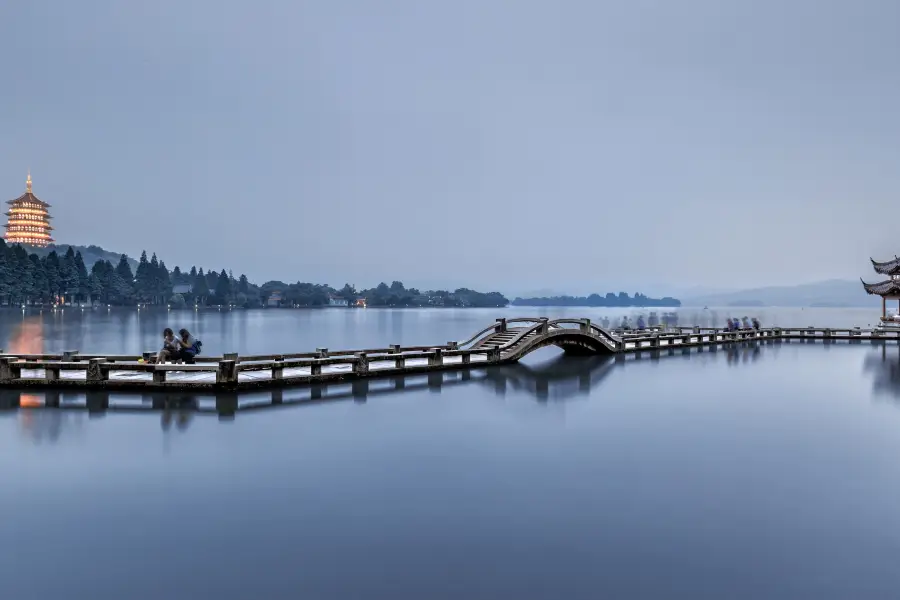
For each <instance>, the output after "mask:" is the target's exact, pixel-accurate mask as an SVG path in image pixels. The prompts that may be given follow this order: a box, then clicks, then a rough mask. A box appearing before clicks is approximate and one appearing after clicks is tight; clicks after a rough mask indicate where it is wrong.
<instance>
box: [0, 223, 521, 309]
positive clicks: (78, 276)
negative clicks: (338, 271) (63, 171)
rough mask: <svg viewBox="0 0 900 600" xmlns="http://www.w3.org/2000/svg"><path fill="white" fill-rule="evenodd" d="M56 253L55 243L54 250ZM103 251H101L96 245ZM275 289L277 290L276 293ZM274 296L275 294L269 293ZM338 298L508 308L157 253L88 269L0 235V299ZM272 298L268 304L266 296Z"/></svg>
mask: <svg viewBox="0 0 900 600" xmlns="http://www.w3.org/2000/svg"><path fill="white" fill-rule="evenodd" d="M59 249H60V250H61V248H59ZM98 250H102V249H98ZM275 292H278V294H275ZM273 294H275V295H274V296H273ZM335 297H338V298H344V299H346V300H347V301H348V303H350V304H353V303H354V302H355V301H356V300H357V299H358V298H365V299H366V303H367V305H369V306H397V307H400V306H460V307H466V306H485V307H489V306H490V307H494V306H506V305H507V304H508V300H507V299H506V298H504V297H503V295H502V294H499V293H497V292H491V293H487V294H484V293H480V292H476V291H473V290H468V289H465V288H461V289H458V290H455V291H453V292H449V291H444V290H437V291H426V292H419V290H416V289H414V288H410V289H407V288H406V287H405V286H404V285H403V283H402V282H399V281H395V282H393V283H392V284H391V285H390V286H388V285H387V284H385V283H381V284H379V285H378V286H376V287H374V288H371V289H368V290H361V291H357V290H356V288H355V287H353V286H351V285H349V284H346V285H344V287H343V288H341V289H335V288H333V287H331V286H329V285H324V284H313V283H304V282H299V281H298V282H297V283H292V284H286V283H284V282H281V281H269V282H267V283H265V284H263V285H255V284H253V283H250V281H249V280H248V279H247V276H246V275H239V276H238V277H234V275H233V274H232V272H231V271H230V270H227V269H221V270H218V271H217V270H215V269H208V270H206V271H205V272H204V270H203V269H202V268H199V269H198V268H197V267H191V268H190V270H186V271H183V270H182V269H181V268H180V267H177V266H176V267H175V268H174V269H172V270H171V271H170V270H169V269H168V267H167V266H166V264H165V262H163V261H162V260H160V259H159V258H157V256H156V254H155V253H154V254H152V255H151V256H150V258H148V257H147V252H146V251H144V252H142V253H141V258H140V260H139V261H138V263H137V268H136V269H134V270H132V267H131V262H130V261H129V260H128V257H127V256H126V255H124V254H122V255H121V256H120V257H119V260H118V262H116V264H113V261H111V260H107V259H100V260H96V261H95V262H94V263H93V264H92V265H91V267H90V269H88V267H87V265H86V264H85V261H84V257H83V256H82V254H81V251H80V250H79V251H76V250H74V249H73V248H72V247H71V246H69V247H68V248H67V250H66V251H65V252H64V253H62V254H60V253H59V252H57V249H56V248H54V249H53V250H51V251H50V252H48V253H46V254H44V256H39V255H38V254H36V253H29V252H28V251H27V250H26V248H25V247H23V246H21V245H19V244H12V245H7V244H6V243H5V242H4V241H3V240H2V239H0V303H2V304H5V305H13V304H15V305H18V304H53V303H60V302H63V303H102V304H110V305H134V304H137V303H140V304H154V305H164V304H169V305H173V306H176V307H178V306H184V305H194V304H196V305H200V306H209V305H213V306H215V305H220V306H224V305H235V306H242V307H246V308H254V307H259V306H272V305H274V306H284V307H290V306H298V307H306V306H308V307H315V306H326V305H328V304H329V302H330V300H331V299H332V298H335ZM270 300H274V301H270Z"/></svg>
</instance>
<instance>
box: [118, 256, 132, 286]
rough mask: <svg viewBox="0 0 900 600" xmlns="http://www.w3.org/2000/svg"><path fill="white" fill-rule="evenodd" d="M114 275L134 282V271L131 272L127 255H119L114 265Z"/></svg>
mask: <svg viewBox="0 0 900 600" xmlns="http://www.w3.org/2000/svg"><path fill="white" fill-rule="evenodd" d="M116 275H118V276H119V277H121V278H122V279H123V280H125V281H127V282H128V283H134V273H132V272H131V265H130V264H129V263H128V257H127V256H125V255H124V254H123V255H122V256H120V257H119V264H118V265H116Z"/></svg>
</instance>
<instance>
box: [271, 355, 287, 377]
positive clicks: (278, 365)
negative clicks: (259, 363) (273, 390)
mask: <svg viewBox="0 0 900 600" xmlns="http://www.w3.org/2000/svg"><path fill="white" fill-rule="evenodd" d="M282 378H284V357H283V356H282V357H279V358H276V359H275V362H274V363H272V379H282Z"/></svg>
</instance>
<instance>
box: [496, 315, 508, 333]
mask: <svg viewBox="0 0 900 600" xmlns="http://www.w3.org/2000/svg"><path fill="white" fill-rule="evenodd" d="M504 331H506V319H505V318H503V319H497V325H495V326H494V333H503V332H504Z"/></svg>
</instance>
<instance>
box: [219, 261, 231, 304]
mask: <svg viewBox="0 0 900 600" xmlns="http://www.w3.org/2000/svg"><path fill="white" fill-rule="evenodd" d="M216 302H218V303H219V304H230V303H231V280H230V279H229V278H228V273H226V272H225V269H222V272H221V273H219V277H218V279H217V280H216Z"/></svg>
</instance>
